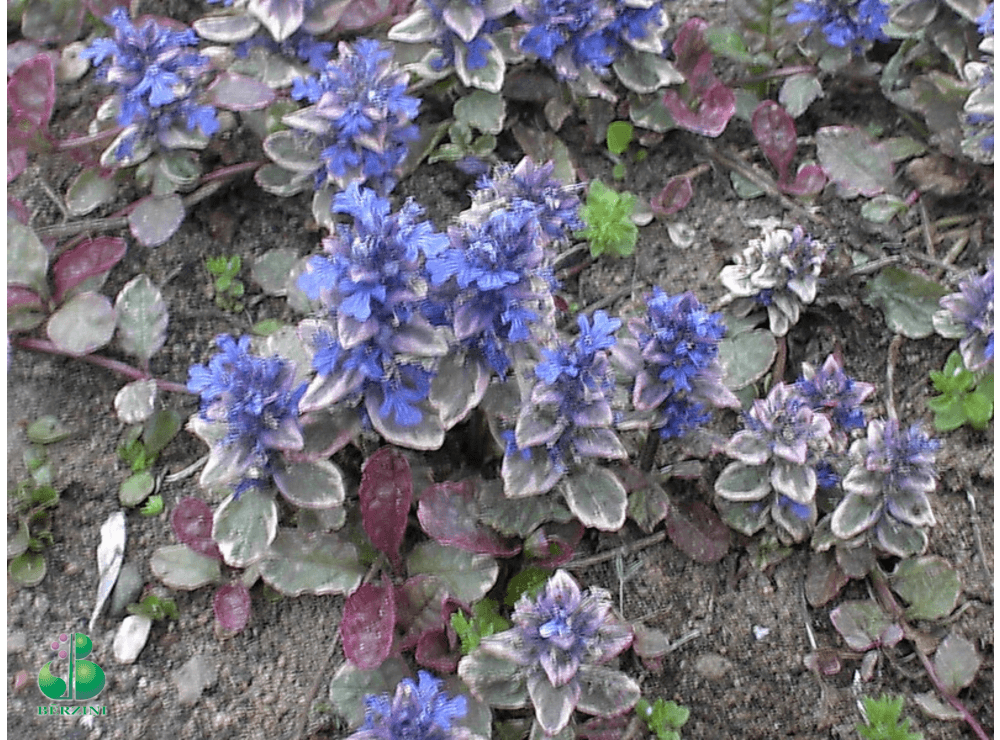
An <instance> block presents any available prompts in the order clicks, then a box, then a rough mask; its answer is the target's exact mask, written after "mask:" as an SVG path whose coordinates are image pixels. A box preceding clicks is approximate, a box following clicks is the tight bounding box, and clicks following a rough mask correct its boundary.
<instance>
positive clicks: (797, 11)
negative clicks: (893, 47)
mask: <svg viewBox="0 0 1000 740" xmlns="http://www.w3.org/2000/svg"><path fill="white" fill-rule="evenodd" d="M788 22H789V23H805V24H808V28H807V29H806V33H807V34H811V33H814V32H815V31H816V30H817V29H818V30H820V31H822V32H823V36H824V37H826V40H827V42H828V43H829V44H830V45H831V46H836V47H839V48H844V47H847V46H850V47H851V48H852V49H854V50H856V51H859V50H860V49H861V46H862V42H864V41H888V40H889V37H888V36H886V35H885V33H884V32H883V31H882V27H883V26H884V25H885V24H887V23H888V22H889V6H888V5H887V4H886V3H884V2H882V0H851V1H850V2H843V0H799V2H796V3H795V8H794V9H793V10H792V12H791V13H789V14H788Z"/></svg>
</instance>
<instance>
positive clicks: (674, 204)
mask: <svg viewBox="0 0 1000 740" xmlns="http://www.w3.org/2000/svg"><path fill="white" fill-rule="evenodd" d="M693 195H694V189H693V188H692V187H691V178H690V177H687V176H678V177H671V178H670V179H669V180H667V184H666V185H664V186H663V190H661V191H660V192H659V193H657V194H656V195H654V196H653V200H652V201H651V202H650V206H651V207H652V209H653V213H655V214H656V215H657V216H672V215H674V214H675V213H677V212H678V211H679V210H681V209H682V208H684V207H685V206H687V204H688V203H690V202H691V198H692V196H693Z"/></svg>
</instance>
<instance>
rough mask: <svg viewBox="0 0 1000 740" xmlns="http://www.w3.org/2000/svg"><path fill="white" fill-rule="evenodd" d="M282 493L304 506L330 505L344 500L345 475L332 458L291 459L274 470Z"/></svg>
mask: <svg viewBox="0 0 1000 740" xmlns="http://www.w3.org/2000/svg"><path fill="white" fill-rule="evenodd" d="M274 482H275V484H276V485H277V486H278V490H279V491H281V493H282V495H283V496H284V497H285V498H286V499H287V500H288V501H290V502H291V503H292V504H294V505H295V506H298V507H300V508H304V509H330V508H332V507H334V506H340V505H341V504H342V503H343V502H344V494H345V491H344V478H343V476H342V475H341V473H340V468H338V467H337V466H336V465H334V464H333V463H331V462H329V461H328V460H316V461H315V462H301V463H288V464H286V465H284V466H282V467H279V468H278V469H276V470H275V472H274Z"/></svg>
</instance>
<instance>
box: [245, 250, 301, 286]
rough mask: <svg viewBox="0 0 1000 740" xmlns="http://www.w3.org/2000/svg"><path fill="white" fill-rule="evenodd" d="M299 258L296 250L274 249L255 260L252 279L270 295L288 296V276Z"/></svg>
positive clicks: (251, 269)
mask: <svg viewBox="0 0 1000 740" xmlns="http://www.w3.org/2000/svg"><path fill="white" fill-rule="evenodd" d="M298 258H299V257H298V254H297V253H296V251H295V250H294V249H290V248H287V247H285V248H281V249H272V250H270V251H268V252H265V253H264V254H262V255H261V256H260V257H258V258H257V259H255V260H254V263H253V266H252V267H251V268H250V277H251V278H252V279H253V281H254V282H255V283H257V284H258V285H259V286H260V287H261V289H262V290H263V291H264V292H265V293H267V294H268V295H273V296H284V295H287V294H288V276H289V274H291V271H292V267H294V266H295V262H296V261H297V260H298Z"/></svg>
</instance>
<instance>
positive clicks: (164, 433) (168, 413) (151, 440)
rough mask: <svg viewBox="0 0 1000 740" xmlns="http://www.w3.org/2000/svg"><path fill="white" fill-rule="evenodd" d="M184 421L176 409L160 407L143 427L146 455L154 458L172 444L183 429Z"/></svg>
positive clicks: (151, 458)
mask: <svg viewBox="0 0 1000 740" xmlns="http://www.w3.org/2000/svg"><path fill="white" fill-rule="evenodd" d="M182 425H183V421H182V419H181V415H180V412H179V411H177V410H176V409H160V410H159V411H157V412H156V413H154V414H153V415H152V416H150V417H149V418H148V419H147V420H146V423H145V424H144V425H143V427H142V441H143V445H144V446H145V448H146V456H147V457H148V458H149V459H150V460H153V459H154V458H155V457H156V456H157V455H159V454H160V452H161V451H162V450H163V449H164V448H165V447H166V446H167V445H168V444H170V440H172V439H173V438H174V437H175V436H177V433H178V432H179V431H180V430H181V426H182Z"/></svg>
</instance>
